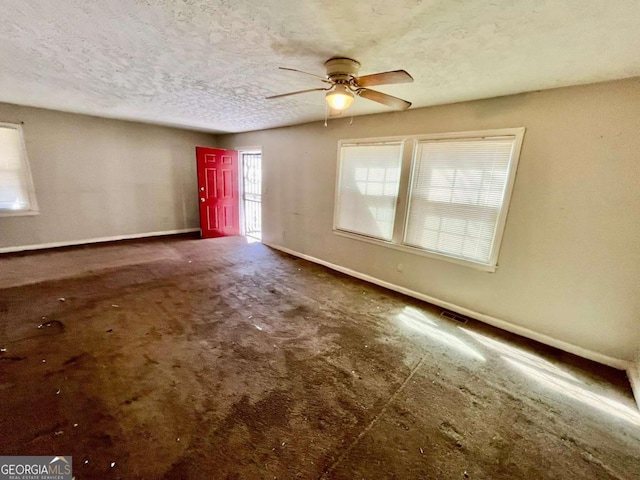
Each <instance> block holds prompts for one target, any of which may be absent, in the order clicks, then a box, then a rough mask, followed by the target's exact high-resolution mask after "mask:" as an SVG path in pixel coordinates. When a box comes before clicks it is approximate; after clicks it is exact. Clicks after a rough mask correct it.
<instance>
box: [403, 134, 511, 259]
mask: <svg viewBox="0 0 640 480" xmlns="http://www.w3.org/2000/svg"><path fill="white" fill-rule="evenodd" d="M515 142H516V137H515V136H509V137H493V138H472V139H451V140H437V141H431V140H428V141H419V142H418V145H417V150H416V152H415V157H414V164H413V171H412V179H411V185H410V193H409V208H408V213H407V218H406V226H405V234H404V244H405V245H408V246H412V247H419V248H422V249H425V250H429V251H431V252H436V253H441V254H444V255H447V256H450V257H455V258H460V259H465V260H470V261H473V262H478V263H483V264H494V265H495V261H496V256H497V251H496V248H495V247H496V239H497V237H498V236H497V232H498V229H499V226H500V224H501V220H503V217H504V215H506V207H505V206H504V205H505V192H506V189H507V183H508V181H509V178H510V176H509V173H510V168H511V164H512V158H513V155H514V146H515Z"/></svg>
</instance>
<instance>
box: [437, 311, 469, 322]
mask: <svg viewBox="0 0 640 480" xmlns="http://www.w3.org/2000/svg"><path fill="white" fill-rule="evenodd" d="M440 316H441V317H446V318H450V319H451V320H455V321H456V322H458V323H467V322H468V321H469V317H465V316H464V315H460V314H459V313H456V312H452V311H451V310H443V311H442V312H440Z"/></svg>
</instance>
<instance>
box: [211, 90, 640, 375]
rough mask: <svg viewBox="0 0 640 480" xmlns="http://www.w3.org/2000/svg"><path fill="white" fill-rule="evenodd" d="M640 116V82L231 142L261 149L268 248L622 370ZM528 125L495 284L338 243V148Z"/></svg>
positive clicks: (435, 264)
mask: <svg viewBox="0 0 640 480" xmlns="http://www.w3.org/2000/svg"><path fill="white" fill-rule="evenodd" d="M320 101H321V100H320ZM360 101H364V100H360ZM639 105H640V80H639V79H637V78H636V79H630V80H624V81H618V82H612V83H602V84H595V85H588V86H580V87H571V88H562V89H557V90H548V91H543V92H536V93H528V94H522V95H516V96H509V97H502V98H496V99H490V100H485V101H476V102H466V103H460V104H454V105H444V106H439V107H433V108H423V109H414V110H409V111H407V112H404V113H388V114H381V115H373V116H368V117H356V118H354V120H353V125H352V126H350V125H349V120H348V118H347V119H340V120H330V121H329V127H328V128H325V127H323V126H322V124H321V123H313V124H307V125H301V126H295V127H288V128H281V129H274V130H267V131H259V132H251V133H246V134H239V135H226V136H222V137H219V142H220V144H221V146H223V147H227V148H239V147H243V146H257V145H261V146H262V149H263V171H264V204H263V209H264V210H263V212H264V213H263V215H264V219H263V225H264V226H263V228H264V233H263V238H264V240H265V242H267V243H272V244H275V245H280V246H283V247H286V248H289V249H292V250H294V251H296V252H299V253H302V254H305V255H309V256H312V257H316V258H318V259H320V260H323V261H325V262H330V263H333V264H337V265H340V266H343V267H346V268H348V269H352V270H355V271H357V272H361V273H363V274H366V275H370V276H373V277H376V278H378V279H381V280H383V281H386V282H390V283H392V284H394V285H398V286H400V287H404V288H407V289H411V290H413V291H416V292H419V293H422V294H425V295H429V296H432V297H435V298H437V299H440V300H442V301H446V302H451V303H453V304H455V305H458V306H460V307H463V308H467V309H470V310H472V311H474V312H478V313H479V314H483V315H488V316H491V317H494V318H496V319H498V320H503V321H506V322H508V325H513V326H514V327H517V328H516V330H518V329H528V330H530V331H531V333H533V334H534V335H533V336H534V337H539V338H540V337H541V336H548V337H549V338H550V339H552V340H557V341H558V342H555V343H556V344H558V343H560V344H562V342H566V343H567V344H570V345H569V346H575V347H577V348H573V351H580V350H581V349H586V350H588V351H590V352H595V354H596V355H587V356H591V357H592V358H597V357H598V355H604V356H608V357H612V359H613V360H614V362H613V363H615V359H622V360H631V359H632V358H633V356H634V352H635V350H636V348H637V346H638V345H639V344H640V294H639V287H640V220H639V219H640V108H639ZM521 126H522V127H526V133H525V138H524V144H523V149H522V154H521V157H520V166H519V168H518V174H517V177H516V183H515V188H514V193H513V197H512V202H511V208H510V211H509V215H508V219H507V224H506V229H505V232H504V239H503V243H502V248H501V252H500V257H499V266H498V270H497V272H495V273H485V272H482V271H478V270H474V269H472V268H469V267H464V266H460V265H456V264H453V263H448V262H445V261H439V260H434V259H430V258H426V257H421V256H415V255H411V254H408V253H405V252H400V251H396V250H391V249H386V248H384V247H381V246H376V245H371V244H368V243H364V242H361V241H358V240H353V239H349V238H344V237H340V236H337V235H335V234H333V233H332V217H333V205H334V188H335V177H336V157H337V143H338V140H339V139H342V138H366V137H375V136H390V135H403V134H420V133H435V132H454V131H469V130H480V129H492V128H506V127H521ZM398 264H402V265H403V270H402V272H400V271H398V269H397V266H398ZM551 343H553V342H551ZM610 363H611V362H610ZM622 363H624V362H622Z"/></svg>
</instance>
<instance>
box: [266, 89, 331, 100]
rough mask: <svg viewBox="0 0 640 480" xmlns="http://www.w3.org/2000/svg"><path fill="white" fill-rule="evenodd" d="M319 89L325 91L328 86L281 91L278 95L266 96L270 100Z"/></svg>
mask: <svg viewBox="0 0 640 480" xmlns="http://www.w3.org/2000/svg"><path fill="white" fill-rule="evenodd" d="M319 90H322V91H326V90H329V89H328V88H310V89H309V90H298V91H297V92H289V93H281V94H280V95H273V96H271V97H267V100H271V99H274V98H282V97H288V96H289V95H298V94H299V93H307V92H316V91H319Z"/></svg>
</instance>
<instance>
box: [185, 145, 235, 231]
mask: <svg viewBox="0 0 640 480" xmlns="http://www.w3.org/2000/svg"><path fill="white" fill-rule="evenodd" d="M196 158H197V160H198V194H199V202H200V236H201V237H202V238H211V237H229V236H232V235H240V198H239V197H240V195H239V193H238V189H239V183H238V152H236V151H235V150H221V149H219V148H207V147H196Z"/></svg>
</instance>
